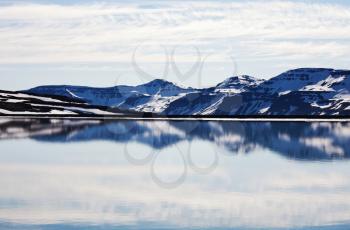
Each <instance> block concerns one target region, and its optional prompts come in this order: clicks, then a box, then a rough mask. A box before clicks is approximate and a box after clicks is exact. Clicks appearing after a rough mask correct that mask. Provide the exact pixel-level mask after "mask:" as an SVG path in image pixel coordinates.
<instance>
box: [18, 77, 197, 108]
mask: <svg viewBox="0 0 350 230" xmlns="http://www.w3.org/2000/svg"><path fill="white" fill-rule="evenodd" d="M194 91H195V90H194V89H192V88H182V87H180V86H177V85H175V84H174V83H171V82H168V81H165V80H161V79H156V80H153V81H151V82H148V83H146V84H143V85H139V86H124V85H120V86H114V87H108V88H94V87H83V86H69V85H57V86H39V87H35V88H32V89H29V90H26V91H24V92H26V93H32V94H36V95H43V96H47V95H59V96H65V97H68V98H71V99H81V100H84V101H85V102H86V103H88V104H91V105H100V106H110V107H117V108H120V109H124V110H134V111H139V112H154V113H159V112H161V111H162V110H163V109H164V108H165V107H166V106H167V105H168V104H169V103H171V102H172V101H174V100H176V99H178V98H179V97H181V96H183V95H184V94H186V93H190V92H194Z"/></svg>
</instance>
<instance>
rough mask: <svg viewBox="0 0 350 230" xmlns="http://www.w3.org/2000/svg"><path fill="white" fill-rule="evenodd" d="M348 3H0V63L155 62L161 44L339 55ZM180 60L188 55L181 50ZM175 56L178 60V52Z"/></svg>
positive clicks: (295, 55)
mask: <svg viewBox="0 0 350 230" xmlns="http://www.w3.org/2000/svg"><path fill="white" fill-rule="evenodd" d="M349 41H350V7H348V6H346V5H332V4H320V3H319V4H315V3H314V4H309V3H303V2H291V1H290V2H287V1H283V2H282V1H270V2H260V1H256V2H254V1H252V2H248V3H247V2H244V3H243V2H234V3H229V2H202V1H196V2H189V3H188V2H181V1H179V2H174V1H171V2H167V3H164V2H163V3H161V2H158V3H157V2H151V3H147V4H144V3H136V2H132V3H128V4H125V3H124V4H122V3H118V2H115V3H79V4H78V3H77V4H73V5H57V4H38V3H29V4H28V3H27V4H24V3H14V4H11V5H3V6H1V5H0V63H2V64H6V63H55V62H79V61H84V62H103V61H120V62H128V61H130V58H131V55H132V52H133V51H134V49H135V47H137V46H139V45H140V44H142V45H144V46H146V47H147V51H144V52H141V53H140V57H139V58H140V60H142V61H144V62H151V61H152V62H157V61H159V62H162V61H163V60H164V57H163V51H162V49H161V47H160V45H167V46H170V47H174V46H181V47H183V48H184V50H186V49H187V48H188V47H191V46H193V45H195V46H197V47H199V49H200V50H201V51H202V52H203V53H210V52H215V53H218V55H216V59H215V60H216V61H222V60H223V59H224V54H227V53H233V55H234V56H236V57H240V58H243V59H244V58H246V59H251V60H259V59H280V58H286V59H303V60H305V59H311V58H313V59H314V58H336V59H340V60H344V59H346V54H347V53H349V51H350V42H349ZM183 53H184V55H183V57H182V58H183V60H185V61H186V60H188V59H189V56H191V54H190V53H188V54H186V52H183ZM180 58H181V57H180Z"/></svg>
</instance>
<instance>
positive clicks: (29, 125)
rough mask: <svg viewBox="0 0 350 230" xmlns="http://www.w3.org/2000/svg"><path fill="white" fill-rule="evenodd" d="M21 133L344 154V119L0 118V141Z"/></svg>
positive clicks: (348, 138) (304, 156) (305, 156)
mask: <svg viewBox="0 0 350 230" xmlns="http://www.w3.org/2000/svg"><path fill="white" fill-rule="evenodd" d="M26 137H29V138H32V139H35V140H37V141H45V142H63V143H66V142H78V141H93V140H95V141H96V140H107V141H115V142H121V143H124V142H132V141H133V142H138V143H143V144H146V145H149V146H151V147H153V148H155V149H161V148H165V147H167V146H169V145H172V144H175V143H178V142H180V141H184V140H187V141H192V140H195V139H198V140H205V141H210V142H213V143H215V144H216V145H218V146H221V147H224V148H225V149H227V150H228V151H230V152H232V153H233V154H235V153H238V152H243V153H249V152H251V151H252V150H253V149H255V148H257V147H262V148H268V149H270V150H272V151H274V152H276V153H278V154H281V155H283V156H285V157H288V158H291V159H298V160H330V159H346V158H350V151H349V148H348V146H349V144H350V123H347V122H312V123H311V122H310V123H308V122H231V121H221V122H217V121H141V120H134V121H133V120H129V121H126V120H118V121H115V120H114V121H102V120H58V119H26V120H18V119H17V120H0V139H13V138H26Z"/></svg>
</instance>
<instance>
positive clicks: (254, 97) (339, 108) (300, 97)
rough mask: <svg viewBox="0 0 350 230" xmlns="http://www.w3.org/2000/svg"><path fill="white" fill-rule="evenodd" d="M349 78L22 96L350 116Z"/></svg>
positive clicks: (71, 89)
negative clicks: (196, 87) (199, 87)
mask: <svg viewBox="0 0 350 230" xmlns="http://www.w3.org/2000/svg"><path fill="white" fill-rule="evenodd" d="M349 78H350V71H349V70H334V69H326V68H301V69H294V70H289V71H287V72H285V73H282V74H280V75H278V76H276V77H272V78H270V79H268V80H265V81H264V80H260V79H256V78H254V77H251V76H247V75H241V76H232V77H230V78H228V79H226V80H225V81H223V82H221V83H219V84H217V85H216V86H214V87H210V88H202V89H194V88H186V87H181V86H178V85H176V84H174V83H172V82H169V81H165V80H161V79H156V80H153V81H151V82H148V83H145V84H142V85H139V86H125V85H119V86H114V87H108V88H94V87H83V86H69V85H58V86H39V87H36V88H33V89H29V90H25V91H22V92H21V93H29V94H33V95H37V96H42V97H47V96H48V97H50V96H63V97H65V98H68V99H70V100H80V101H83V102H85V103H86V104H88V105H93V106H107V107H110V108H118V109H121V110H124V111H125V110H126V111H135V112H149V113H153V114H158V115H207V116H222V115H224V116H235V115H239V116H255V115H257V116H260V115H263V116H321V115H327V116H346V115H350V92H349V91H350V79H349Z"/></svg>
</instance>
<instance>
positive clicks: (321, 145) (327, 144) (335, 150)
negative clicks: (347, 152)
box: [300, 137, 344, 156]
mask: <svg viewBox="0 0 350 230" xmlns="http://www.w3.org/2000/svg"><path fill="white" fill-rule="evenodd" d="M300 142H302V143H304V144H306V145H307V146H311V147H314V148H317V149H319V150H321V151H324V152H325V153H327V154H329V155H339V156H344V150H343V149H342V148H341V147H338V146H335V145H334V144H333V141H332V140H331V139H328V138H322V137H311V138H301V139H300Z"/></svg>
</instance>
